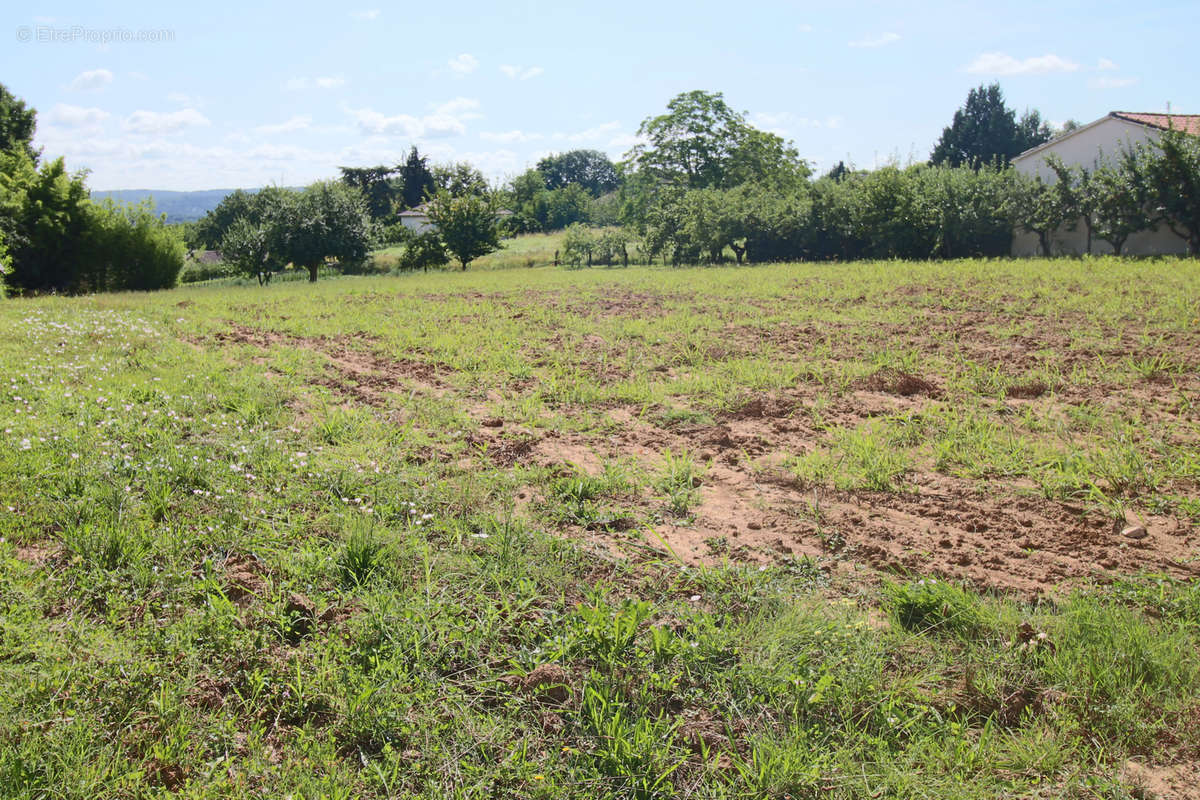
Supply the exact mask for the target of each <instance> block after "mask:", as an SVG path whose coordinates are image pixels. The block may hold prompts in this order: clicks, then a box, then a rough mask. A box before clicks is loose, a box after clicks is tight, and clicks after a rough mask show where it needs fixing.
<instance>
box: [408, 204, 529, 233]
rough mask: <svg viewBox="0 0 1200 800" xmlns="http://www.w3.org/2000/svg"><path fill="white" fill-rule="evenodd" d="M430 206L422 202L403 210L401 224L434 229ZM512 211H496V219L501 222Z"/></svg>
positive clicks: (426, 229) (419, 230) (419, 228)
mask: <svg viewBox="0 0 1200 800" xmlns="http://www.w3.org/2000/svg"><path fill="white" fill-rule="evenodd" d="M428 207H429V204H428V203H421V205H419V206H415V207H413V208H410V209H408V210H407V211H401V212H400V214H399V217H400V224H401V225H403V226H404V227H405V228H408V229H409V230H410V231H416V232H417V233H425V231H431V230H433V229H434V225H433V223H432V222H430V221H429V211H428ZM512 213H513V212H511V211H509V210H508V209H507V208H501V209H499V210H497V211H496V221H497V222H501V221H503V219H504V218H505V217H511V216H512Z"/></svg>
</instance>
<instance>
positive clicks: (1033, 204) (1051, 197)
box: [1005, 175, 1076, 258]
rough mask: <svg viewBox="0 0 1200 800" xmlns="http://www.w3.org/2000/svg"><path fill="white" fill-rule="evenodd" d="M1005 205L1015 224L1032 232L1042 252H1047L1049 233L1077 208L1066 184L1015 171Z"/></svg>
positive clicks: (1048, 249) (1070, 219)
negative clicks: (1019, 173)
mask: <svg viewBox="0 0 1200 800" xmlns="http://www.w3.org/2000/svg"><path fill="white" fill-rule="evenodd" d="M1005 208H1006V210H1007V212H1008V214H1009V216H1010V217H1011V219H1012V220H1013V223H1014V224H1015V225H1019V226H1020V227H1021V228H1023V229H1024V230H1026V231H1028V232H1029V233H1035V234H1037V237H1038V244H1039V245H1040V246H1041V250H1042V255H1043V256H1046V257H1047V258H1048V257H1049V256H1050V254H1051V253H1050V237H1051V236H1053V235H1054V232H1055V231H1057V230H1058V229H1059V228H1061V227H1063V226H1064V225H1069V224H1071V223H1072V221H1073V220H1074V218H1075V215H1076V209H1075V207H1074V204H1073V202H1072V201H1071V196H1070V193H1069V191H1068V190H1067V189H1066V187H1064V186H1062V185H1061V183H1050V184H1048V183H1046V182H1045V181H1043V180H1042V179H1041V178H1040V177H1032V178H1031V177H1028V176H1026V175H1016V176H1014V178H1013V183H1012V190H1011V191H1010V193H1009V196H1008V200H1007V203H1006V205H1005Z"/></svg>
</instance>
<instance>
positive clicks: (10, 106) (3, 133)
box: [0, 83, 38, 164]
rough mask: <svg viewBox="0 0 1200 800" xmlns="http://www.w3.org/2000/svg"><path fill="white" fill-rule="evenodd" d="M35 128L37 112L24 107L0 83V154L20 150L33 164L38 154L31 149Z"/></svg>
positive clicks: (21, 101) (23, 103)
mask: <svg viewBox="0 0 1200 800" xmlns="http://www.w3.org/2000/svg"><path fill="white" fill-rule="evenodd" d="M36 127H37V112H36V111H34V110H33V109H32V108H26V107H25V101H23V100H20V99H18V98H17V97H15V96H14V95H13V94H12V93H11V92H10V91H8V89H7V88H6V87H5V86H4V84H2V83H0V153H8V152H11V151H13V150H20V151H22V152H24V153H25V154H26V155H27V156H29V159H30V161H32V162H33V163H34V164H36V163H37V161H38V152H37V151H36V150H34V149H33V132H34V129H35V128H36Z"/></svg>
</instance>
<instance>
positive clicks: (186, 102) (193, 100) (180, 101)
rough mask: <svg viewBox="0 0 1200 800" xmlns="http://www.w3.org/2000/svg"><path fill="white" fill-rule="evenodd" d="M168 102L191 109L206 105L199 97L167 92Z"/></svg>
mask: <svg viewBox="0 0 1200 800" xmlns="http://www.w3.org/2000/svg"><path fill="white" fill-rule="evenodd" d="M167 100H168V101H170V102H172V103H175V104H177V105H181V106H189V107H191V108H199V107H200V106H202V105H204V103H203V102H201V100H200V98H199V97H196V96H194V95H190V94H184V93H183V92H167Z"/></svg>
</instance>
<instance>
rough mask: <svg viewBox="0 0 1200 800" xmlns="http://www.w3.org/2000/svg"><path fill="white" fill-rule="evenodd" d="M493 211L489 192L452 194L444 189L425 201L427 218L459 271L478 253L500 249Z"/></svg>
mask: <svg viewBox="0 0 1200 800" xmlns="http://www.w3.org/2000/svg"><path fill="white" fill-rule="evenodd" d="M496 210H497V209H496V203H495V200H494V198H493V196H492V195H483V194H474V193H470V194H464V195H461V196H455V195H453V194H451V193H450V192H449V191H447V190H445V189H443V190H442V191H440V192H438V194H437V196H436V197H435V198H433V200H431V201H430V202H429V221H430V222H431V223H433V226H434V227H435V228H437V232H438V236H440V237H441V240H442V243H443V244H445V246H446V250H448V251H449V252H450V253H451V254H453V255H454V257H455V258H457V259H458V262H459V263H460V264H461V265H462V268H463V270H466V268H467V265H468V264H470V263H471V262H472V261H474V260H475V259H477V258H479V257H480V256H485V255H487V254H488V253H491V252H493V251H495V250H499V249H500V228H499V226H498V225H497V223H496Z"/></svg>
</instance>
